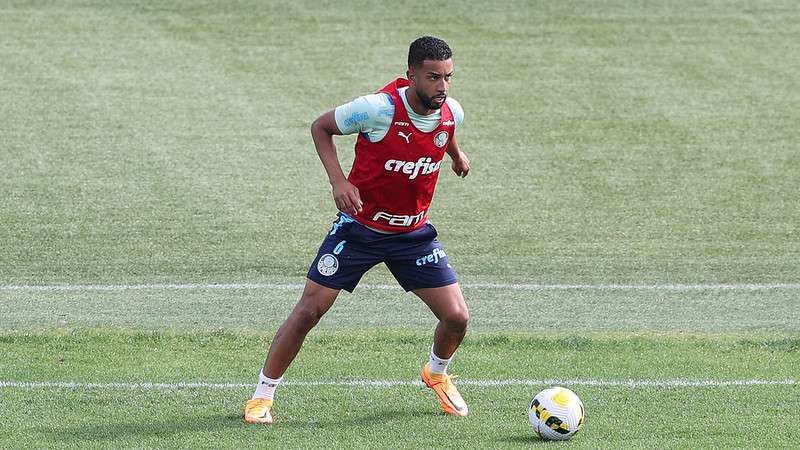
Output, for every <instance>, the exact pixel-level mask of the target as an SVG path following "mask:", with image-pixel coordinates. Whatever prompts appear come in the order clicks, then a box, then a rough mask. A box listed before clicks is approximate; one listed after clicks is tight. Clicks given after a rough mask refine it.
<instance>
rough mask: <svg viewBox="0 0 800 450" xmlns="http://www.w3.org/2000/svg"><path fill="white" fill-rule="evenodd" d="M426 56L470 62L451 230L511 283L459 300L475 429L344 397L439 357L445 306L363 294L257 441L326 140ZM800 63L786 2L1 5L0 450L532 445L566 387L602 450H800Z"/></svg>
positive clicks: (429, 405) (345, 303)
mask: <svg viewBox="0 0 800 450" xmlns="http://www.w3.org/2000/svg"><path fill="white" fill-rule="evenodd" d="M423 34H436V35H438V36H440V37H442V38H444V39H445V40H447V41H448V42H449V43H450V44H451V46H452V47H453V49H454V52H455V64H456V76H455V78H454V83H453V85H452V91H451V94H452V96H453V97H455V98H456V99H458V100H459V101H460V102H461V104H462V105H463V106H464V109H465V111H466V121H465V123H464V126H463V129H462V130H459V141H460V143H461V145H462V147H463V148H464V150H466V151H467V152H468V153H469V155H470V157H471V159H472V161H473V171H472V173H471V174H470V176H469V177H467V178H466V179H465V180H461V179H458V178H457V177H455V176H453V174H452V173H449V172H448V171H447V170H443V171H442V174H441V179H440V185H439V188H438V190H437V195H436V199H435V201H434V206H433V210H432V211H431V217H432V219H433V221H434V223H435V224H436V226H437V228H438V229H439V231H440V238H441V240H442V242H443V243H444V245H445V249H446V251H447V253H448V255H449V256H450V258H451V259H452V261H453V263H454V265H455V268H456V269H457V271H458V272H459V275H460V276H461V279H462V280H463V281H464V282H465V283H466V284H468V285H478V284H486V283H494V284H498V283H499V284H503V286H494V287H468V288H465V294H466V297H467V301H468V303H469V305H470V308H471V311H472V322H471V324H472V326H471V332H470V334H469V335H468V337H467V340H466V341H465V344H464V348H463V349H462V350H461V351H460V352H459V353H458V355H457V356H456V361H455V363H454V370H455V372H456V373H460V374H461V375H462V380H463V382H464V383H465V384H464V385H463V389H462V390H463V392H464V395H465V397H466V399H467V400H468V401H469V402H470V406H471V411H472V413H471V416H470V417H467V418H466V419H465V420H455V419H452V418H449V417H444V416H441V415H440V414H438V413H437V410H436V405H435V400H434V399H433V396H432V394H431V393H430V392H426V391H425V390H423V389H422V388H421V387H420V386H418V385H415V384H411V383H401V384H399V385H395V386H391V387H386V386H383V387H381V386H377V387H376V386H374V385H366V386H359V385H357V384H355V385H354V384H352V383H351V384H349V385H341V384H335V383H341V382H345V381H348V380H350V381H352V380H371V381H402V382H410V381H411V380H414V379H415V377H416V371H417V370H418V368H419V366H420V365H421V363H422V361H423V359H424V356H425V353H426V351H427V350H428V348H429V345H430V344H429V343H430V341H429V334H430V331H431V330H432V328H433V326H434V324H435V322H434V320H433V319H432V318H431V317H430V315H429V313H428V312H427V311H426V310H425V308H424V306H423V305H422V304H421V303H420V302H419V301H417V300H416V299H414V298H413V297H412V296H409V295H403V294H402V293H401V292H400V291H397V290H386V289H376V288H366V289H359V290H358V291H356V293H355V294H354V295H343V296H342V297H341V298H340V300H339V301H338V302H337V304H336V305H335V306H334V309H333V311H331V313H329V315H328V316H326V317H325V318H324V319H323V322H322V324H321V325H320V327H321V329H320V330H316V331H315V332H314V333H313V334H312V335H311V337H310V338H309V342H308V345H307V346H306V347H304V349H303V352H302V353H301V355H300V357H299V359H298V361H297V364H296V365H294V366H292V368H291V369H290V372H289V374H287V379H288V380H290V381H291V380H293V381H295V382H297V383H296V384H294V385H292V384H287V385H286V386H283V387H281V388H280V390H279V393H278V396H279V401H278V404H277V406H276V412H277V415H278V420H279V421H278V423H277V424H276V426H275V427H273V428H264V427H254V426H246V425H245V424H243V422H242V421H241V420H240V417H239V416H240V414H241V409H242V406H243V401H244V400H245V399H246V398H247V397H248V396H249V394H250V392H251V388H250V387H249V385H250V383H253V382H254V381H255V376H256V373H257V370H258V368H259V366H260V364H261V363H262V362H263V357H264V353H265V351H266V346H267V344H268V342H269V339H270V338H271V336H272V334H273V333H274V331H275V329H276V328H277V326H279V324H280V321H281V320H282V319H283V318H284V317H285V315H286V314H287V313H288V311H289V310H290V309H291V307H292V305H293V303H294V302H295V301H296V299H297V297H298V295H299V292H298V290H297V289H296V288H293V287H292V286H291V285H294V284H298V283H302V282H303V277H304V274H305V272H306V270H307V267H308V263H309V262H310V261H311V258H312V257H313V255H314V253H315V252H316V247H317V245H318V244H319V242H320V241H321V239H322V237H323V236H324V234H325V232H326V231H327V227H328V224H329V223H330V221H331V220H332V219H333V217H334V213H335V211H334V205H333V202H332V200H331V198H330V193H329V192H330V187H329V185H328V184H327V181H326V179H325V176H324V173H323V170H322V168H321V165H320V163H319V161H318V159H317V156H316V155H315V153H314V150H313V146H312V143H311V139H310V134H309V124H310V122H311V121H312V120H313V119H314V118H315V117H316V116H317V115H319V114H320V113H322V112H323V111H325V110H327V109H329V108H332V107H333V106H335V105H337V104H340V103H343V102H345V101H347V100H350V99H352V98H353V97H355V96H357V95H361V94H364V93H367V92H370V91H372V90H374V89H376V88H378V87H380V86H382V85H383V84H384V83H385V82H386V81H388V80H390V79H391V78H392V77H394V76H397V75H402V74H403V72H404V71H405V67H404V61H405V58H406V52H407V46H408V43H409V42H410V41H411V40H413V39H414V38H416V37H418V36H420V35H423ZM798 43H800V7H798V5H797V3H796V2H794V1H788V0H787V1H781V0H776V1H765V2H757V3H753V2H746V1H716V0H704V1H675V2H662V3H658V2H650V1H627V0H625V1H623V0H619V1H604V2H580V1H565V2H538V1H512V2H507V3H491V2H489V3H487V2H478V1H462V2H446V3H437V4H431V3H424V2H417V1H412V2H405V3H402V4H401V5H398V4H396V3H377V2H357V3H350V2H339V3H336V2H333V3H331V2H325V3H319V2H311V1H305V0H301V1H295V2H291V3H282V2H272V3H270V2H267V3H265V2H249V1H243V2H234V3H232V2H222V1H206V2H188V1H174V2H168V3H164V2H155V1H136V2H132V1H131V2H128V1H119V2H91V1H80V2H79V1H65V2H57V3H52V2H28V1H13V2H6V3H4V4H3V5H2V6H0V61H2V63H0V160H2V164H0V193H1V194H2V195H0V285H2V287H0V327H2V328H0V447H3V448H7V447H10V448H33V447H79V448H85V447H120V448H122V447H191V448H197V447H213V448H218V447H229V448H241V447H245V446H265V445H266V446H280V447H344V448H346V447H387V446H388V447H400V448H436V447H449V448H452V447H458V448H464V447H479V448H502V447H527V446H531V445H536V444H537V443H539V441H537V440H536V439H535V438H534V437H533V435H532V432H531V430H530V429H529V427H528V426H527V419H526V417H525V414H526V411H525V410H526V407H527V402H528V401H529V400H530V398H531V397H532V396H533V394H535V393H536V392H537V391H538V390H539V389H541V388H544V387H546V385H549V384H550V383H551V382H556V381H563V382H564V383H565V384H568V383H569V382H572V383H573V384H572V385H570V386H571V387H573V388H574V389H575V390H576V392H577V393H578V394H579V395H580V396H581V397H582V398H583V400H584V401H585V403H586V408H587V411H588V414H589V418H588V422H587V425H586V428H585V430H583V431H582V432H581V433H580V434H579V435H578V436H577V437H576V438H575V439H574V440H573V441H572V442H571V444H569V445H570V446H574V447H577V448H599V447H640V448H663V447H673V448H702V447H717V448H720V447H721V448H729V447H776V448H781V447H783V448H785V447H790V446H792V445H796V442H797V440H798V437H800V436H798V435H797V430H796V427H793V424H794V423H797V422H798V419H800V417H798V413H797V411H798V406H800V405H798V398H800V392H798V391H799V390H800V388H798V385H797V384H796V383H797V381H798V375H797V373H798V372H797V367H800V361H798V355H799V354H798V344H797V341H798V339H799V338H800V329H798V326H799V325H798V324H800V305H798V301H797V298H798V295H800V288H799V287H798V284H799V283H800V277H798V274H800V234H798V228H797V224H798V223H800V208H798V203H797V192H798V180H800V156H798V152H797V143H798V142H800V127H798V126H797V124H798V123H800V108H798V103H800V78H798V77H797V76H796V74H797V73H798V72H800V59H799V58H797V56H796V55H797V54H800V47H798ZM353 141H354V140H353V137H343V138H340V139H338V140H337V142H338V145H339V153H340V157H341V159H342V161H344V165H345V166H347V165H348V164H349V163H350V162H351V161H352V144H353ZM443 166H446V165H443ZM364 281H365V283H367V284H369V285H372V286H376V285H384V284H391V283H392V280H391V277H390V275H389V274H388V271H386V270H385V269H383V268H379V269H376V270H375V271H373V272H371V273H369V274H368V275H367V276H366V277H365V280H364ZM186 283H191V284H197V285H198V286H195V287H183V288H174V287H169V286H163V285H164V284H167V285H172V284H186ZM214 283H233V284H259V285H262V286H261V287H239V288H235V289H234V288H231V289H221V288H218V287H208V286H205V285H207V284H214ZM82 284H89V285H98V286H99V288H98V287H95V288H86V287H80V286H77V285H82ZM141 284H144V285H147V286H144V287H142V286H138V287H137V286H133V288H131V287H130V286H129V285H141ZM264 284H277V285H278V286H274V287H273V288H267V287H265V286H263V285H264ZM720 284H723V285H725V286H719V285H720ZM53 285H66V286H67V287H66V288H61V290H58V289H55V288H42V289H43V290H37V288H36V286H53ZM112 285H114V286H117V287H113V286H112ZM519 285H547V286H544V287H542V286H539V287H535V286H527V287H525V288H524V289H520V286H519ZM553 285H559V286H553ZM577 285H580V286H577ZM619 285H636V286H639V288H631V287H624V286H623V287H620V286H619ZM204 286H205V287H204ZM64 289H66V290H64ZM98 289H100V290H98ZM511 379H516V380H527V381H525V382H526V383H528V384H527V385H508V384H503V385H500V386H493V387H486V386H482V385H480V384H475V383H476V382H479V381H481V380H484V381H486V380H494V381H503V382H507V381H508V380H511ZM592 380H595V381H598V380H599V382H601V384H594V385H593V384H590V382H591V381H592ZM621 380H632V381H631V383H630V384H621V385H620V384H614V383H613V382H617V381H621ZM687 380H688V382H689V383H688V384H689V385H687ZM312 381H326V382H333V383H334V384H331V385H324V386H311V385H309V384H307V383H306V384H303V382H312ZM650 381H652V382H656V384H655V385H648V384H647V382H650ZM693 381H707V382H708V383H709V384H707V385H701V386H697V385H692V383H691V382H693ZM21 382H34V383H41V382H44V383H53V382H74V383H75V384H72V385H53V384H32V385H22V384H20V383H21ZM181 382H200V383H206V384H209V383H210V384H209V385H202V386H199V387H194V388H187V387H179V386H173V385H172V384H173V383H181ZM538 382H542V384H541V385H538V384H535V383H538ZM545 382H547V383H545ZM607 382H611V384H610V385H609V384H608V383H607ZM730 382H734V384H725V383H730ZM755 382H767V383H773V384H752V383H755ZM2 383H5V384H2ZM87 383H99V385H98V386H95V387H90V386H89V385H87ZM113 383H167V385H166V386H160V387H159V386H154V385H152V384H146V385H140V384H137V385H133V386H132V385H117V387H116V388H114V387H112V384H113ZM216 383H232V384H233V385H232V386H228V387H224V386H223V387H218V386H217V387H215V386H216ZM470 383H473V384H470ZM587 383H588V384H587ZM602 383H606V384H602ZM643 383H644V384H643ZM736 383H739V384H736ZM741 383H751V384H741ZM774 383H779V384H774ZM780 383H783V384H780ZM144 386H149V387H148V388H144Z"/></svg>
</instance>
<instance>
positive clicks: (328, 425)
mask: <svg viewBox="0 0 800 450" xmlns="http://www.w3.org/2000/svg"><path fill="white" fill-rule="evenodd" d="M442 415H443V414H440V413H437V412H430V411H428V412H426V411H398V410H383V411H381V410H373V411H371V412H365V413H363V414H358V415H352V414H349V415H347V416H338V417H336V416H326V417H322V418H320V417H319V416H316V415H315V416H313V417H308V418H297V419H294V418H291V417H285V418H284V417H280V416H278V417H277V418H276V423H275V424H274V425H271V426H268V425H254V424H247V423H245V422H244V420H243V419H242V416H241V414H236V413H231V414H219V415H205V416H193V417H188V416H180V417H176V418H174V419H171V420H141V421H125V420H119V421H115V422H107V423H101V424H88V423H87V424H86V425H80V426H75V425H71V426H64V427H58V426H57V425H56V426H41V427H36V428H37V429H36V431H37V432H38V433H41V434H42V435H45V436H50V437H51V438H52V439H53V441H54V442H62V443H63V442H66V441H69V442H73V443H80V442H97V441H120V440H121V441H126V440H139V439H141V440H147V439H150V438H156V439H168V438H170V437H172V436H173V435H178V434H185V433H190V434H195V433H211V434H215V433H218V432H225V431H233V430H241V431H243V432H244V431H257V430H274V431H275V432H279V431H280V430H284V431H306V430H311V431H316V432H319V431H321V430H325V429H331V430H341V429H347V428H351V427H355V426H364V425H376V424H383V423H388V422H406V421H408V420H412V419H414V418H420V417H435V416H442ZM443 418H445V419H446V417H443ZM123 419H124V418H123Z"/></svg>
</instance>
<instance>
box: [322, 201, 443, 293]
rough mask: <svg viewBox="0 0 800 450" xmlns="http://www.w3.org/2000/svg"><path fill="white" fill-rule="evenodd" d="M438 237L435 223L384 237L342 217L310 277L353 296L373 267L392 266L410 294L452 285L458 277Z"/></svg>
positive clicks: (330, 233)
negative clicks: (360, 281)
mask: <svg viewBox="0 0 800 450" xmlns="http://www.w3.org/2000/svg"><path fill="white" fill-rule="evenodd" d="M437 235H438V233H437V232H436V228H434V227H433V225H431V224H430V223H427V224H425V226H423V227H421V228H418V229H416V230H414V231H410V232H408V233H393V234H385V233H378V232H377V231H373V230H370V229H369V228H367V227H365V226H364V225H361V224H360V223H358V222H356V221H355V220H353V218H352V217H350V216H348V215H347V214H344V213H339V218H338V220H336V221H335V222H334V223H333V227H332V228H331V231H330V232H329V233H328V235H327V236H326V237H325V240H324V241H322V245H321V246H320V248H319V252H318V253H317V257H316V258H315V259H314V263H313V264H311V267H310V268H309V269H308V278H309V279H311V280H312V281H315V282H317V283H319V284H321V285H323V286H325V287H329V288H331V289H344V290H346V291H348V292H353V289H355V288H356V285H358V282H359V280H361V277H362V276H363V275H364V274H365V273H366V272H367V271H368V270H369V269H371V268H372V267H373V266H375V265H376V264H378V263H386V266H387V267H388V268H389V271H391V272H392V275H394V277H395V279H396V280H397V281H398V282H399V283H400V286H401V287H402V288H403V289H405V290H406V291H411V290H414V289H421V288H435V287H441V286H447V285H448V284H453V283H455V282H457V281H458V279H457V277H456V273H455V271H454V270H453V268H452V267H451V266H450V264H449V263H448V260H447V259H448V258H447V254H446V253H445V252H444V248H443V247H442V244H441V243H439V240H438V239H437V238H436V236H437Z"/></svg>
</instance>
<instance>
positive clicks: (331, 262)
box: [317, 253, 339, 277]
mask: <svg viewBox="0 0 800 450" xmlns="http://www.w3.org/2000/svg"><path fill="white" fill-rule="evenodd" d="M337 270H339V260H338V259H336V257H335V256H333V255H331V254H330V253H326V254H324V255H322V256H321V257H320V258H319V262H318V263H317V271H318V272H319V273H320V274H322V275H325V276H326V277H329V276H331V275H333V274H335V273H336V271H337Z"/></svg>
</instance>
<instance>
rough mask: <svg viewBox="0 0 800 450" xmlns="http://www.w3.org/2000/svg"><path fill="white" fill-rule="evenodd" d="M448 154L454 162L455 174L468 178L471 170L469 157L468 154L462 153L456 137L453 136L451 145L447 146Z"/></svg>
mask: <svg viewBox="0 0 800 450" xmlns="http://www.w3.org/2000/svg"><path fill="white" fill-rule="evenodd" d="M447 154H448V155H450V158H451V159H452V160H453V165H452V167H453V172H455V173H456V175H458V176H460V177H461V178H464V177H466V176H467V175H468V174H469V169H470V164H469V157H467V154H466V153H464V152H462V151H461V148H459V146H458V141H456V137H455V136H453V139H450V145H448V146H447Z"/></svg>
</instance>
